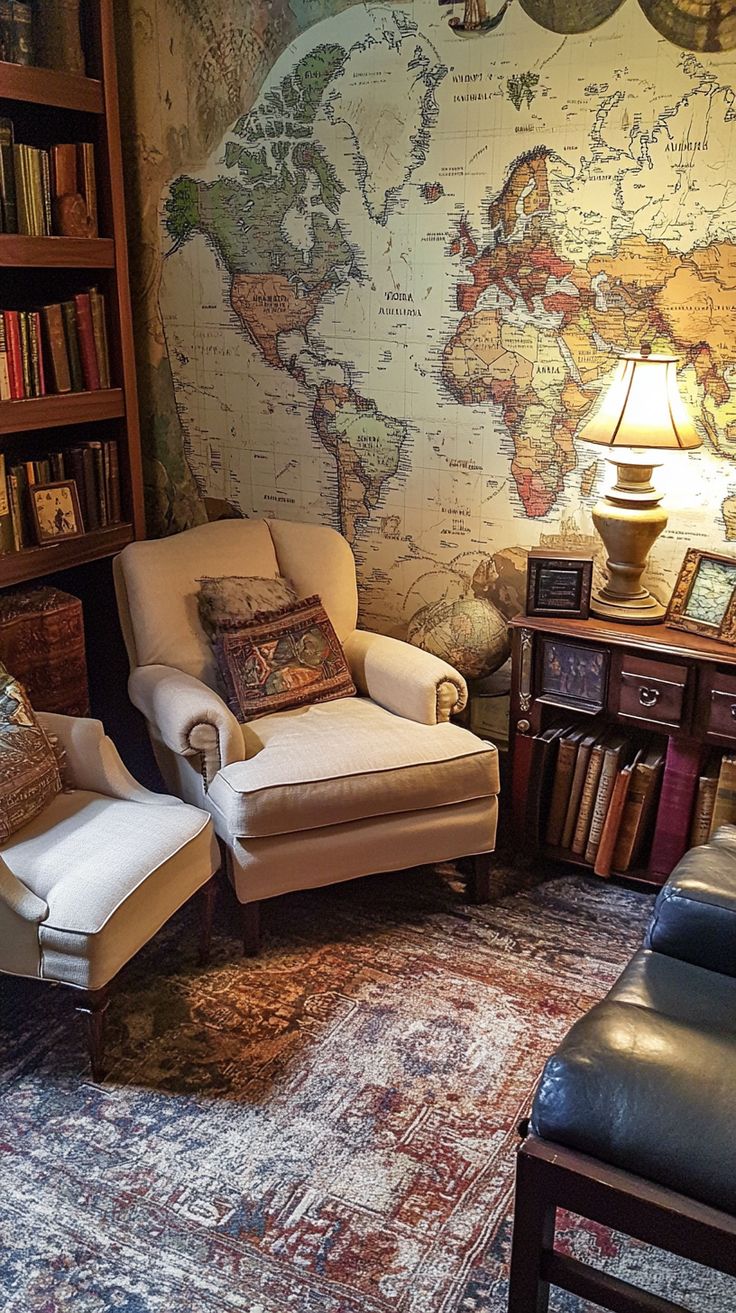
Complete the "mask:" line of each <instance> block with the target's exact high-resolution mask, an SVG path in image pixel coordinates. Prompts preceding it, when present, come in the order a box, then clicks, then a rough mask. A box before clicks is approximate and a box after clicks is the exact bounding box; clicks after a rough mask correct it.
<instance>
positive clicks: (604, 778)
mask: <svg viewBox="0 0 736 1313" xmlns="http://www.w3.org/2000/svg"><path fill="white" fill-rule="evenodd" d="M618 755H619V754H618V753H617V752H612V751H610V750H609V751H607V752H606V753H605V754H604V757H603V766H602V768H601V776H600V780H599V781H598V792H597V793H596V795H595V802H594V803H593V813H592V816H591V818H590V830H589V832H588V842H587V843H586V845H585V860H586V862H589V863H590V865H591V866H593V865H594V864H595V859H596V857H597V855H598V845H599V844H600V841H601V835H602V833H603V826H604V823H605V820H606V816H607V815H608V808H609V806H610V802H611V794H612V793H613V786H614V784H615V783H616V777H617V775H618Z"/></svg>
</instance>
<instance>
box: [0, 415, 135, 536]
mask: <svg viewBox="0 0 736 1313" xmlns="http://www.w3.org/2000/svg"><path fill="white" fill-rule="evenodd" d="M67 479H72V480H73V481H74V483H75V484H76V488H77V494H78V497H79V507H80V511H81V515H82V526H81V527H82V528H83V529H84V530H85V532H87V533H89V532H92V531H93V530H95V529H104V528H106V527H107V526H108V525H111V524H118V523H119V522H120V521H121V519H122V510H121V502H120V462H119V456H118V444H117V442H116V441H115V440H114V439H110V440H101V441H88V442H80V443H78V444H77V445H75V446H72V447H66V448H64V450H63V451H50V452H49V453H48V454H47V455H46V456H43V457H41V458H40V459H36V460H23V461H17V462H15V463H14V464H12V465H8V464H6V460H5V456H4V455H3V453H2V452H0V555H4V554H5V553H8V552H18V551H22V549H23V548H24V547H33V546H34V545H35V542H36V535H35V529H34V522H33V515H32V512H31V506H30V496H29V489H30V488H31V487H34V486H37V485H42V484H47V483H58V482H60V481H61V480H67Z"/></svg>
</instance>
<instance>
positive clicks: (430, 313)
mask: <svg viewBox="0 0 736 1313" xmlns="http://www.w3.org/2000/svg"><path fill="white" fill-rule="evenodd" d="M538 7H539V6H538ZM649 7H650V8H651V7H652V6H649ZM233 8H236V9H237V6H235V7H233V6H224V5H221V4H220V3H210V4H207V5H205V4H196V3H183V2H181V0H159V3H158V5H157V7H156V10H155V12H154V11H153V9H150V10H149V7H148V6H147V5H146V4H145V3H143V4H142V5H141V6H139V7H138V8H137V9H136V10H135V21H134V24H133V27H132V29H131V32H130V35H129V40H130V42H131V43H132V47H133V48H134V50H135V55H136V60H137V61H139V62H140V65H141V67H143V68H145V67H146V52H147V51H149V52H150V61H149V66H148V67H149V73H150V75H151V78H152V79H153V85H154V87H155V88H156V89H157V90H158V93H159V98H160V99H159V109H158V115H156V114H154V115H153V118H151V117H150V116H149V112H148V111H149V109H150V104H149V103H148V102H147V100H146V97H147V96H149V94H150V93H149V92H147V91H146V90H145V89H144V88H143V83H142V81H141V82H140V83H139V85H138V86H137V87H136V101H137V105H138V113H137V119H136V124H135V125H134V127H135V129H136V131H135V132H134V133H132V135H131V140H132V142H133V145H134V153H135V163H136V168H137V170H138V177H139V186H140V188H141V191H142V194H143V196H144V199H145V204H144V206H143V220H142V223H141V228H140V231H139V232H138V233H137V234H136V237H137V240H138V243H139V248H140V249H139V260H140V262H141V268H142V269H143V271H144V273H145V278H144V282H145V287H146V293H145V297H144V301H143V304H142V305H141V306H139V323H140V325H141V334H140V336H141V340H140V341H139V350H140V356H141V359H142V362H143V365H142V372H143V373H146V372H147V373H148V379H147V380H146V379H145V378H144V379H143V391H144V398H145V396H146V392H147V395H148V397H149V403H148V404H149V412H148V420H147V425H146V424H144V435H145V440H146V442H147V445H148V452H149V457H150V460H149V474H148V479H149V505H150V507H151V516H152V519H153V520H154V521H158V522H157V523H155V522H154V523H153V524H152V529H153V531H166V532H168V531H171V530H172V529H176V528H181V527H184V526H185V524H187V523H192V522H194V521H196V520H197V519H198V518H203V516H204V510H203V507H204V502H205V499H206V500H207V504H208V506H209V510H210V513H222V512H223V510H226V509H227V512H228V513H233V512H234V513H238V514H242V515H246V516H261V515H276V516H280V517H286V518H289V519H306V520H313V521H320V522H323V523H325V524H331V525H333V526H334V527H336V528H338V529H339V530H340V531H341V532H342V533H343V534H344V535H345V537H346V538H347V539H348V541H349V542H350V543H351V546H352V548H353V551H354V554H355V558H356V564H357V568H358V577H359V587H360V601H361V614H362V619H363V623H365V624H366V625H367V626H369V627H374V628H377V629H382V630H384V631H385V632H390V633H397V634H404V633H406V632H407V630H409V631H411V630H412V628H414V629H415V630H416V628H417V624H418V623H420V622H421V618H422V617H423V616H424V617H426V615H427V614H428V610H429V611H431V608H433V607H444V608H445V611H446V608H447V606H448V604H449V605H452V604H453V603H455V602H457V603H461V602H463V601H464V600H465V601H467V599H469V598H473V597H475V598H482V599H486V600H490V601H491V602H492V603H494V604H495V605H496V606H499V607H500V608H501V610H503V611H505V612H506V613H511V612H513V611H514V610H516V609H518V606H519V603H520V596H521V594H520V587H521V579H522V574H523V568H524V551H525V549H527V548H529V547H531V546H537V545H539V544H542V545H548V546H552V547H560V546H566V545H568V546H571V545H575V546H589V547H590V548H591V550H595V551H596V552H599V548H600V544H599V542H598V540H597V539H596V538H595V536H594V533H593V530H592V522H591V518H590V511H591V508H592V506H593V504H594V503H595V501H596V500H597V497H598V496H599V494H600V491H601V488H602V487H603V486H604V484H605V482H606V480H607V478H608V474H607V469H606V464H605V462H604V461H602V460H600V459H599V455H598V454H597V453H596V451H595V449H593V448H590V447H587V448H586V446H585V444H584V443H582V442H580V441H579V440H578V439H577V437H576V434H577V433H578V431H579V430H580V428H581V427H582V424H583V421H584V420H585V418H586V416H587V415H588V413H589V411H590V409H591V407H592V406H593V405H594V403H595V400H596V398H597V396H598V393H599V391H600V389H601V388H602V387H604V386H605V385H606V383H607V381H608V379H609V378H610V374H611V371H612V369H613V367H614V365H615V362H616V359H617V357H618V355H620V354H621V353H622V352H624V351H628V350H631V349H637V348H638V347H639V345H640V343H641V342H642V341H647V342H649V343H651V345H652V348H653V349H654V350H655V351H657V352H665V353H673V354H675V355H676V356H677V357H678V359H679V362H680V365H679V381H680V387H681V390H682V393H683V395H684V396H685V398H686V399H687V401H688V403H689V405H690V406H691V409H692V411H693V414H694V416H695V419H696V422H697V424H698V427H699V429H700V430H701V433H702V435H703V438H704V446H703V448H702V449H701V450H700V451H699V452H697V453H695V454H694V455H691V456H687V457H686V456H679V457H672V458H671V461H670V464H669V465H668V466H667V467H665V468H664V469H663V470H662V471H661V472H660V475H659V476H658V477H659V482H660V484H662V486H664V487H665V488H666V489H667V491H668V493H669V496H668V503H669V506H670V511H671V519H670V527H669V529H668V531H667V533H666V534H665V535H664V536H663V538H662V539H661V540H660V543H659V544H658V546H657V549H656V553H655V557H654V559H653V561H652V564H651V568H650V572H649V576H648V581H649V584H650V587H652V589H653V591H655V592H658V593H659V594H660V595H661V596H662V597H663V598H666V597H667V595H668V594H669V591H670V590H671V585H672V582H673V579H674V575H675V573H676V571H677V567H678V566H679V563H680V561H681V559H682V556H683V554H684V549H685V546H686V545H696V546H702V547H711V548H713V549H718V550H726V551H727V550H728V544H729V543H731V542H733V540H734V539H736V464H735V461H736V335H735V334H734V328H733V325H734V322H735V320H734V309H735V308H736V244H735V240H736V175H734V174H733V170H732V169H730V168H729V155H730V153H731V152H732V148H733V144H734V131H733V129H734V122H735V121H736V97H735V94H734V82H735V80H736V59H734V56H733V55H732V54H728V53H725V54H724V53H713V54H704V53H701V52H693V51H687V50H683V49H681V48H678V47H677V46H676V45H674V44H672V43H671V42H669V41H667V40H665V39H663V38H662V36H661V35H659V33H658V32H657V31H656V29H655V27H653V26H652V25H651V23H650V22H649V21H648V20H647V18H646V17H645V15H644V13H643V12H642V10H641V9H640V7H639V5H638V4H636V3H634V2H633V0H631V2H630V3H629V2H628V0H627V2H626V3H624V4H623V5H621V6H620V7H619V8H617V9H616V11H615V12H614V13H612V14H611V16H610V17H608V18H607V19H606V21H605V22H603V23H601V25H600V26H598V27H596V29H595V30H594V31H588V32H582V33H574V34H568V33H564V32H559V31H551V30H547V29H546V28H545V27H543V26H541V25H540V23H538V22H535V21H533V20H532V18H531V17H530V16H529V14H528V13H527V12H525V8H526V7H524V8H523V7H522V6H521V4H517V3H514V0H511V3H508V4H505V5H500V4H499V6H498V7H497V8H498V14H497V17H498V20H499V21H498V22H497V23H495V25H493V26H490V25H489V24H488V23H486V19H485V18H483V17H482V16H481V18H479V19H478V22H479V23H481V20H482V24H485V29H486V30H480V31H476V33H475V36H474V37H473V36H472V35H471V33H470V31H465V32H460V31H459V30H458V22H457V21H456V22H455V23H454V25H453V22H452V21H448V7H447V6H443V5H441V4H439V3H437V2H436V0H417V3H415V4H411V5H406V6H400V7H398V6H395V5H385V6H384V5H363V4H353V5H348V6H344V5H342V6H339V5H332V4H329V3H327V0H313V2H312V3H306V2H304V3H299V2H298V0H292V4H291V6H288V5H286V4H283V5H282V6H281V7H280V6H279V5H278V4H273V5H272V6H270V7H269V8H268V10H266V9H265V7H264V9H263V10H262V11H261V10H259V8H258V6H256V5H253V6H247V7H246V6H242V8H243V15H244V16H245V10H246V8H247V10H248V14H249V16H250V21H249V22H247V23H246V22H245V17H244V21H243V23H242V25H241V26H238V25H237V23H235V22H234V21H233V19H232V10H233ZM451 8H455V9H456V7H451ZM609 9H610V6H609ZM226 11H227V13H226ZM462 12H463V11H462V6H461V7H460V9H459V10H458V9H456V16H462ZM484 13H485V10H484ZM228 14H229V15H230V17H229V18H228ZM259 14H260V16H261V19H262V25H261V26H259V22H258V21H257V19H258V15H259ZM482 24H481V26H482ZM461 26H462V25H461ZM470 26H471V27H472V24H470ZM154 35H155V36H157V41H158V44H159V46H161V45H163V46H165V44H166V41H167V39H168V42H169V55H170V60H169V64H168V65H167V63H166V61H164V63H163V64H160V65H158V66H157V67H156V68H155V69H154V67H153V52H154V49H155V48H156V44H155V42H154V40H153V37H154ZM177 73H178V76H177ZM218 74H219V76H218ZM182 79H183V85H182ZM167 98H168V100H167ZM152 121H153V122H155V123H156V124H157V127H156V133H155V134H154V135H151V128H150V123H151V122H152ZM144 125H147V126H144ZM147 133H148V134H149V135H148V136H147V135H146V134H147ZM145 414H146V403H145V400H144V416H145ZM476 614H477V613H476V612H474V611H473V610H472V608H468V607H460V609H459V610H458V617H459V618H461V622H462V624H463V625H465V626H471V627H472V624H473V616H474V615H476ZM459 622H460V620H459Z"/></svg>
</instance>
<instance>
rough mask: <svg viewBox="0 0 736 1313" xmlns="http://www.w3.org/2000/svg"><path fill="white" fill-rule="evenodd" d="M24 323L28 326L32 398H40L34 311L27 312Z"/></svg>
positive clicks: (39, 367) (41, 393) (39, 374)
mask: <svg viewBox="0 0 736 1313" xmlns="http://www.w3.org/2000/svg"><path fill="white" fill-rule="evenodd" d="M26 323H27V325H28V356H29V361H30V369H31V390H32V393H33V396H34V397H41V396H43V390H42V388H41V357H40V353H39V350H38V338H37V337H36V314H35V311H33V310H29V311H28V314H27V316H26Z"/></svg>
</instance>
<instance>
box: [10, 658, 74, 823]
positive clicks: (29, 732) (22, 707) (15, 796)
mask: <svg viewBox="0 0 736 1313" xmlns="http://www.w3.org/2000/svg"><path fill="white" fill-rule="evenodd" d="M60 792H61V779H60V776H59V767H58V764H57V760H56V757H55V755H54V750H53V748H52V746H51V743H50V741H49V739H48V737H47V735H46V734H45V732H44V730H43V729H42V728H41V726H40V725H39V723H38V721H37V720H36V717H35V716H34V714H33V710H32V708H31V704H30V702H29V701H28V698H27V697H26V693H25V689H24V688H23V687H22V685H21V684H19V683H18V681H17V679H15V678H14V677H13V676H12V675H10V674H9V673H8V671H7V670H6V669H5V666H4V665H2V663H0V843H4V842H5V840H6V839H9V838H10V836H11V834H15V832H16V830H20V829H22V828H23V826H24V825H27V824H28V822H29V821H32V820H33V818H34V816H37V815H38V813H39V812H41V811H43V809H44V807H46V806H47V804H48V803H50V802H51V799H52V798H53V797H55V796H56V794H57V793H60Z"/></svg>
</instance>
